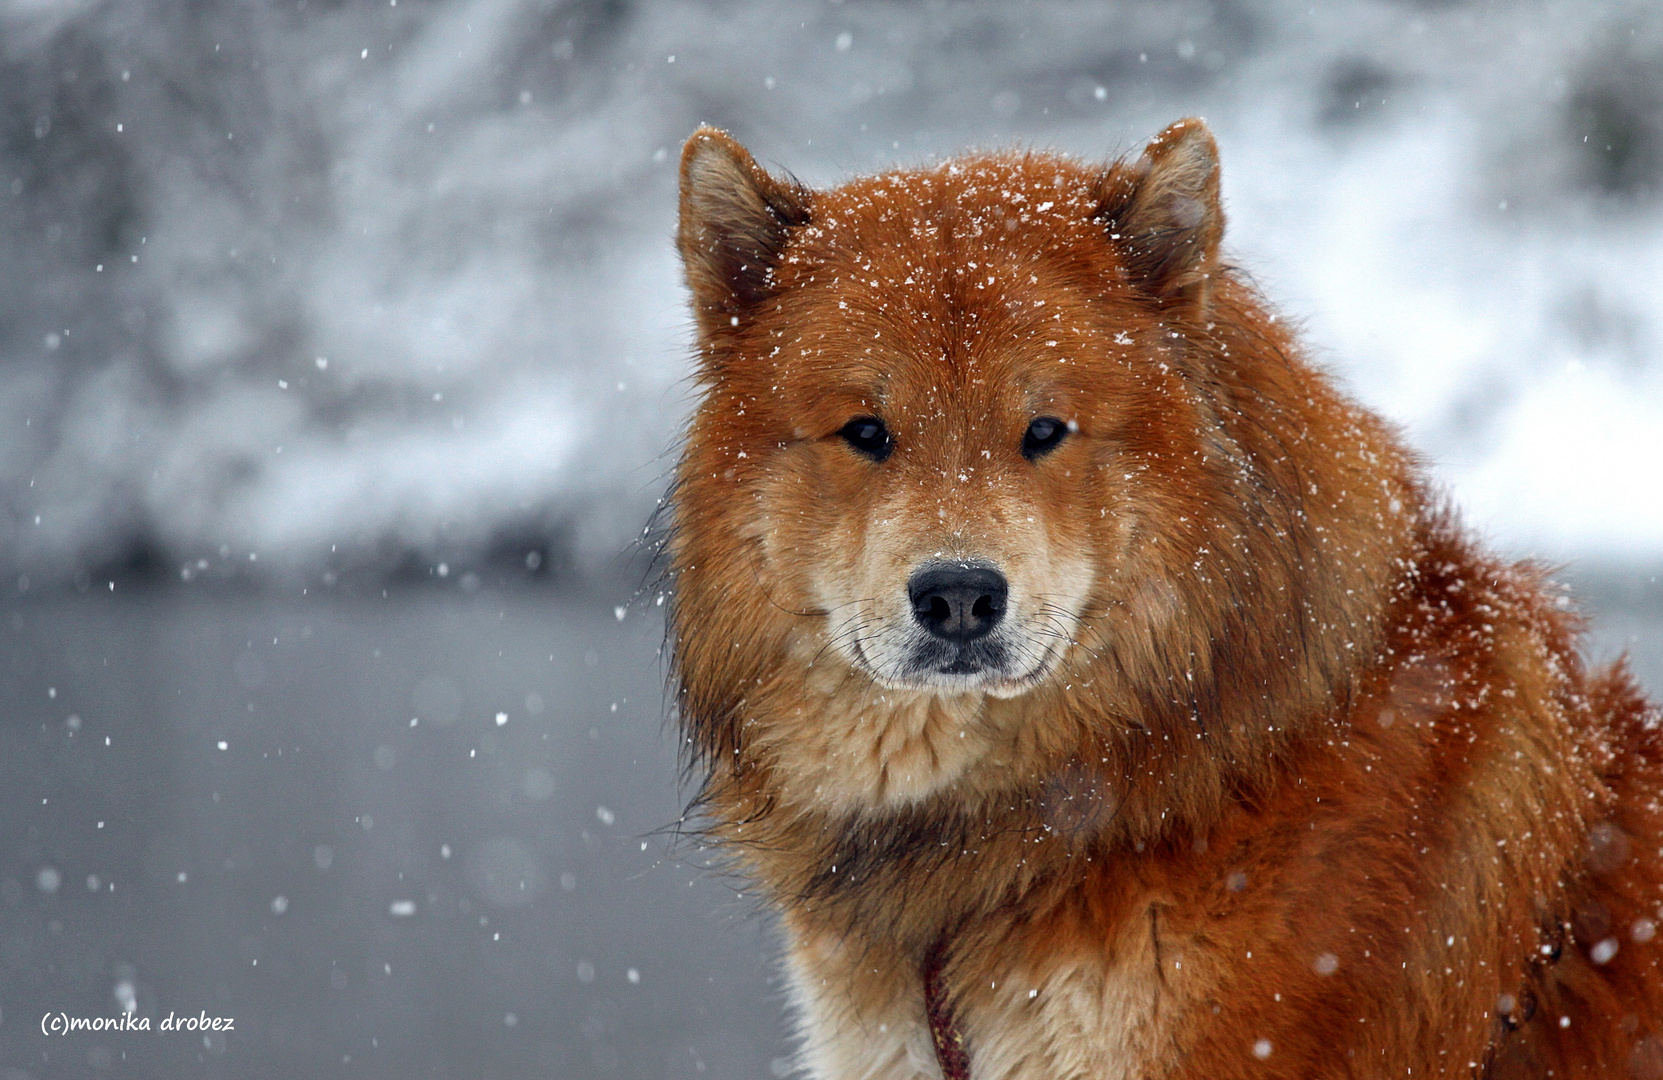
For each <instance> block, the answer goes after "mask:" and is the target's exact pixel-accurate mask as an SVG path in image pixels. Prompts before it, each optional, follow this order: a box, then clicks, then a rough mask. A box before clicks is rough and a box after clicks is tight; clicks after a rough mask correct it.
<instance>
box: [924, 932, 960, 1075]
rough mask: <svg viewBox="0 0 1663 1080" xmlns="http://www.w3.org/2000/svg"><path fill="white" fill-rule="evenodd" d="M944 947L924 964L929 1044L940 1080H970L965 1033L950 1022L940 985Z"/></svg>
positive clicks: (945, 992)
mask: <svg viewBox="0 0 1663 1080" xmlns="http://www.w3.org/2000/svg"><path fill="white" fill-rule="evenodd" d="M945 946H946V942H945V941H943V942H941V943H940V944H937V945H936V947H935V948H933V949H931V950H930V955H929V958H928V959H927V960H925V961H924V1015H925V1017H926V1018H927V1019H928V1020H929V1024H930V1042H932V1043H934V1044H935V1060H936V1064H937V1065H940V1066H941V1076H942V1080H970V1050H969V1048H968V1047H966V1046H965V1043H964V1032H963V1031H962V1030H960V1029H959V1025H958V1022H957V1021H956V1020H954V1019H953V1010H952V1007H951V1006H950V1005H949V1004H948V1003H947V990H946V988H945V987H944V986H942V982H941V969H942V967H943V966H944V963H945V960H946V952H947V950H946V947H945Z"/></svg>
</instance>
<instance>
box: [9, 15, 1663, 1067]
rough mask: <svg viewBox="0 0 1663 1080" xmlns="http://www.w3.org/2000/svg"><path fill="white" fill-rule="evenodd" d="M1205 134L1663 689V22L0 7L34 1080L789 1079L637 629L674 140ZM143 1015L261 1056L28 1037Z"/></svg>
mask: <svg viewBox="0 0 1663 1080" xmlns="http://www.w3.org/2000/svg"><path fill="white" fill-rule="evenodd" d="M1189 114H1200V115H1204V116H1206V117H1207V118H1208V119H1209V121H1210V122H1211V123H1212V124H1213V126H1214V128H1215V130H1216V132H1217V134H1218V136H1219V139H1220V142H1221V144H1222V149H1223V154H1224V177H1225V180H1224V190H1225V198H1226V201H1227V206H1228V209H1229V213H1230V216H1231V224H1230V231H1229V235H1228V237H1227V242H1228V243H1229V246H1230V248H1231V250H1232V252H1233V255H1234V257H1235V259H1236V261H1237V262H1238V263H1240V264H1241V265H1243V266H1245V267H1246V268H1248V269H1249V270H1250V271H1251V272H1252V273H1253V274H1254V275H1255V276H1256V277H1257V278H1258V279H1259V280H1260V282H1261V283H1262V284H1263V285H1264V287H1265V288H1266V290H1267V291H1268V292H1269V293H1270V294H1271V296H1272V297H1273V298H1274V299H1275V300H1276V301H1277V302H1278V303H1279V304H1281V305H1282V306H1283V308H1284V310H1285V311H1288V312H1289V313H1290V314H1293V315H1295V316H1297V317H1299V318H1300V319H1302V320H1303V321H1304V323H1305V324H1306V326H1307V327H1308V331H1309V334H1308V336H1309V340H1310V342H1311V345H1312V348H1313V351H1314V353H1315V355H1316V356H1317V357H1318V358H1319V359H1320V360H1321V361H1322V362H1323V363H1325V364H1327V365H1329V366H1331V367H1332V368H1334V369H1335V370H1337V371H1339V372H1341V373H1342V374H1343V376H1344V377H1345V378H1346V379H1347V380H1348V381H1349V383H1350V385H1351V386H1352V388H1353V389H1354V391H1355V392H1356V393H1357V394H1358V395H1359V396H1360V397H1361V398H1363V399H1364V400H1365V401H1367V402H1368V403H1370V404H1372V405H1374V406H1376V407H1377V408H1379V409H1381V410H1382V411H1384V412H1385V413H1386V414H1388V415H1389V416H1391V417H1393V418H1395V419H1396V420H1397V421H1399V422H1400V423H1402V424H1403V425H1404V426H1405V427H1406V428H1407V429H1408V431H1409V432H1410V436H1411V438H1412V439H1413V441H1414V442H1415V443H1416V445H1417V446H1419V447H1420V448H1421V449H1422V450H1423V451H1424V452H1425V453H1426V455H1427V457H1428V459H1429V461H1430V462H1431V463H1432V464H1433V466H1434V468H1435V471H1436V473H1437V475H1438V476H1439V477H1440V478H1441V479H1442V481H1443V482H1444V483H1446V484H1447V485H1448V486H1449V487H1450V488H1451V489H1452V490H1453V492H1454V493H1455V495H1456V498H1457V499H1458V501H1459V502H1460V503H1461V504H1462V505H1463V506H1464V507H1465V508H1466V510H1467V513H1468V516H1469V518H1470V520H1472V521H1473V522H1475V523H1476V524H1477V525H1478V526H1479V527H1480V528H1482V529H1483V530H1484V531H1485V532H1486V533H1487V534H1488V535H1490V536H1491V537H1492V538H1493V539H1494V540H1495V541H1496V542H1497V543H1499V544H1501V545H1502V546H1504V547H1506V548H1507V549H1509V550H1511V551H1514V552H1517V553H1521V554H1522V553H1527V552H1533V553H1539V554H1543V555H1546V556H1548V557H1549V558H1552V559H1557V560H1564V561H1566V562H1567V563H1568V565H1569V571H1568V574H1569V576H1570V577H1571V578H1572V579H1574V580H1576V581H1577V582H1578V583H1579V584H1580V585H1581V586H1582V588H1583V594H1584V596H1586V597H1587V598H1588V599H1589V601H1590V603H1591V605H1592V607H1593V608H1594V610H1595V612H1596V614H1598V615H1599V616H1600V617H1601V622H1600V631H1599V634H1598V636H1597V637H1596V640H1595V651H1596V652H1598V653H1600V654H1601V655H1609V654H1611V653H1612V652H1614V651H1616V650H1617V649H1618V648H1621V647H1623V646H1624V645H1628V646H1631V647H1632V648H1633V649H1634V651H1635V654H1636V661H1637V665H1638V666H1639V667H1640V668H1641V669H1642V671H1643V672H1645V673H1646V674H1647V676H1648V677H1649V679H1650V681H1651V683H1652V685H1653V686H1654V687H1658V686H1663V589H1660V588H1659V585H1658V579H1657V575H1658V573H1659V571H1660V570H1663V303H1660V301H1663V10H1660V9H1659V8H1658V6H1657V5H1656V3H1655V2H1654V0H1597V2H1596V0H1511V2H1481V0H1418V2H1416V0H1334V2H1324V3H1321V4H1317V5H1310V4H1306V3H1293V2H1288V0H1256V2H1255V0H1142V2H1134V0H1122V2H1089V3H1088V2H1083V0H1082V2H1072V3H1069V2H1057V3H1033V4H1022V3H1010V2H1004V0H963V2H948V0H926V2H920V3H900V2H878V0H858V2H857V0H845V2H843V3H835V2H829V0H815V2H807V0H748V2H744V0H727V2H718V0H712V2H707V3H690V2H672V0H564V2H561V0H433V2H424V0H364V2H357V3H354V2H340V0H336V2H322V0H286V2H283V3H276V2H272V3H253V2H246V0H201V2H196V3H191V4H177V3H168V2H163V0H121V2H100V0H0V281H3V286H0V594H3V595H4V596H5V597H6V598H7V599H6V600H5V605H6V613H7V614H9V622H6V623H4V624H0V646H3V651H0V658H3V663H0V713H3V715H0V790H3V791H4V792H5V794H4V795H0V845H3V846H0V1077H3V1078H4V1080H18V1078H19V1077H23V1076H28V1077H35V1078H44V1077H57V1076H82V1075H103V1074H113V1075H133V1076H170V1077H171V1076H186V1075H203V1076H250V1077H259V1076H274V1075H306V1076H319V1077H322V1076H332V1075H343V1076H346V1075H352V1076H365V1075H373V1076H387V1077H407V1076H418V1075H421V1076H447V1077H448V1076H455V1077H484V1076H499V1075H500V1076H527V1075H547V1076H555V1077H572V1078H577V1077H587V1076H603V1075H617V1076H632V1077H633V1076H640V1077H650V1078H656V1077H660V1076H663V1077H671V1078H678V1080H680V1078H692V1077H695V1076H698V1077H706V1076H708V1077H715V1078H724V1077H742V1076H743V1077H754V1076H761V1075H766V1074H768V1073H769V1072H772V1073H774V1074H776V1075H777V1074H779V1073H781V1072H783V1058H782V1057H781V1055H782V1054H783V1053H784V1046H785V1043H784V1042H783V1035H782V1032H783V1026H782V1022H781V1019H780V1014H779V1005H778V1001H777V998H776V997H775V995H774V993H773V991H772V989H771V987H770V983H769V981H768V968H767V966H766V960H765V957H766V955H767V946H766V942H765V928H764V927H762V926H761V925H760V924H759V922H758V921H757V920H754V919H747V918H745V917H744V915H745V912H746V911H748V902H746V901H742V900H740V901H736V900H735V897H734V893H733V892H732V891H731V890H730V889H728V888H727V887H726V886H725V885H724V884H723V883H721V882H719V881H716V880H713V879H711V878H709V877H707V876H704V875H701V874H700V873H699V872H698V871H697V870H696V869H692V868H689V867H688V866H687V865H686V864H685V863H684V862H682V861H680V860H678V859H677V858H675V857H672V856H669V855H667V854H666V852H665V845H664V843H663V842H662V841H661V840H658V839H654V838H652V837H650V835H649V834H650V833H651V832H652V830H654V829H656V828H658V827H660V826H662V825H664V824H665V823H666V822H669V821H672V820H673V819H674V816H675V812H676V806H677V801H676V793H675V791H674V790H673V786H672V783H671V776H672V774H673V768H674V765H673V758H674V754H673V747H671V746H670V745H669V740H668V739H666V738H664V737H662V736H661V735H660V733H659V728H658V724H659V721H660V720H661V717H662V707H661V704H660V681H661V676H662V672H661V670H660V668H659V667H658V662H657V658H656V647H657V645H658V643H659V641H660V640H661V628H660V626H659V625H658V623H657V621H656V620H657V612H656V609H654V608H653V607H652V605H651V603H650V599H649V601H648V602H647V603H645V604H642V605H639V606H638V607H637V608H636V609H635V610H634V611H633V612H632V613H630V614H628V617H627V618H626V619H624V620H621V621H620V620H619V619H617V618H616V617H615V616H614V613H613V611H614V607H615V605H618V604H621V603H623V602H625V601H627V600H628V598H629V595H630V593H631V590H632V588H633V586H634V584H635V583H636V582H638V581H639V574H640V567H639V559H638V558H637V557H635V556H632V555H630V554H628V553H627V552H628V545H629V544H630V542H631V541H632V539H633V538H634V537H635V536H636V535H638V533H639V531H640V528H641V526H642V524H643V522H644V521H645V519H646V517H647V516H648V514H649V513H650V512H651V510H652V507H653V505H654V502H655V500H656V498H657V496H658V494H659V492H660V489H661V486H662V483H663V478H664V475H665V472H666V469H667V468H668V464H669V458H667V457H666V456H665V455H666V449H667V447H669V446H670V445H671V443H672V440H673V438H674V433H675V430H676V427H677V424H678V423H679V419H680V417H681V416H682V415H683V414H684V411H685V409H686V407H687V405H688V391H687V387H686V383H685V375H686V365H685V361H684V354H685V346H686V342H687V322H686V319H685V317H684V315H683V311H682V307H683V298H682V295H681V292H680V285H679V278H678V268H677V266H676V265H675V262H674V259H673V253H672V249H671V245H670V236H671V233H672V230H673V227H674V209H675V175H674V169H675V162H676V156H677V151H678V149H679V146H680V143H681V140H682V139H683V138H685V137H686V135H687V134H688V133H689V132H690V131H691V130H692V128H693V127H694V126H695V125H696V124H698V123H700V122H706V121H708V122H713V123H716V124H719V125H721V126H723V127H726V128H728V129H730V130H731V131H733V132H734V133H735V134H736V135H737V136H738V137H739V138H740V139H741V140H742V141H744V142H745V143H746V144H747V145H748V146H749V147H750V148H751V149H752V150H753V152H754V153H756V155H757V156H758V158H759V159H760V160H762V161H763V162H765V163H768V164H770V165H773V166H777V167H781V168H788V169H790V170H792V171H793V172H795V173H796V174H798V175H799V176H801V177H802V178H804V179H805V180H808V181H810V182H812V183H830V182H834V181H836V180H837V179H839V178H841V177H843V176H846V175H848V174H849V173H851V172H854V171H863V170H874V169H879V168H883V167H886V166H888V165H891V164H896V163H910V162H921V161H928V160H931V159H932V158H934V157H938V156H941V155H946V154H950V153H953V152H955V151H958V150H961V149H963V148H965V147H967V146H1004V145H1010V144H1013V143H1021V144H1027V145H1036V146H1041V147H1047V148H1053V149H1059V150H1063V151H1067V152H1070V153H1075V154H1079V155H1082V156H1086V157H1092V158H1107V157H1110V156H1113V155H1117V154H1120V153H1125V152H1135V151H1136V150H1137V149H1138V148H1139V147H1140V146H1141V145H1142V142H1143V140H1144V139H1146V138H1147V137H1148V136H1149V135H1150V134H1152V133H1153V132H1155V131H1157V130H1159V129H1160V128H1161V127H1162V126H1164V125H1165V124H1166V123H1167V122H1169V121H1170V120H1172V119H1174V118H1176V117H1178V116H1182V115H1189ZM620 553H623V554H620ZM268 641H269V642H270V644H269V645H268V644H267V642H268ZM499 714H500V715H502V716H504V717H506V718H507V719H506V720H505V721H503V723H501V724H498V722H497V720H496V717H497V716H498V715H499ZM106 738H110V739H111V742H110V743H108V744H106V743H104V741H103V740H104V739H106ZM106 826H107V827H106ZM643 839H645V840H647V847H646V848H644V849H643V848H642V847H641V846H640V842H641V841H642V840H643ZM279 900H282V903H281V904H280V903H279V902H278V901H279ZM405 905H408V906H405ZM280 909H281V910H280ZM127 1001H132V1002H133V1003H134V1004H135V1007H136V1008H138V1009H140V1010H141V1011H145V1010H150V1012H151V1013H152V1014H153V1015H156V1016H158V1017H159V1016H160V1015H165V1013H166V1012H167V1011H168V1010H169V1009H178V1010H192V1011H194V1010H198V1009H207V1010H208V1011H209V1012H210V1013H213V1012H214V1010H215V1009H219V1010H220V1012H221V1013H223V1014H226V1015H237V1016H239V1017H242V1018H243V1020H244V1023H245V1025H246V1026H245V1027H243V1028H241V1029H240V1031H241V1032H246V1034H238V1035H236V1036H233V1037H230V1038H227V1039H224V1040H221V1041H219V1042H217V1043H215V1042H213V1041H212V1040H210V1041H209V1042H208V1043H207V1044H203V1043H202V1042H201V1041H200V1040H199V1039H198V1040H195V1041H193V1040H191V1039H178V1038H176V1039H172V1040H169V1039H160V1038H158V1037H157V1036H154V1035H152V1036H147V1037H142V1038H135V1037H133V1036H125V1037H119V1038H117V1037H111V1038H105V1039H102V1040H92V1039H79V1038H77V1039H70V1040H56V1041H53V1040H46V1039H44V1038H43V1037H42V1036H40V1035H39V1034H38V1032H35V1031H34V1030H33V1027H32V1025H34V1024H35V1023H36V1022H37V1020H38V1015H39V1013H40V1012H42V1011H45V1010H47V1009H60V1008H61V1009H64V1010H66V1011H68V1012H70V1013H71V1014H72V1015H73V1014H75V1013H76V1011H77V1010H80V1011H81V1012H82V1013H83V1014H87V1015H96V1014H99V1013H103V1012H108V1011H110V1010H111V1009H113V1008H117V1007H120V1006H121V1005H122V1003H124V1002H127ZM157 1009H160V1012H159V1013H158V1012H156V1010H157ZM7 1069H10V1070H12V1071H11V1072H7V1071H6V1070H7Z"/></svg>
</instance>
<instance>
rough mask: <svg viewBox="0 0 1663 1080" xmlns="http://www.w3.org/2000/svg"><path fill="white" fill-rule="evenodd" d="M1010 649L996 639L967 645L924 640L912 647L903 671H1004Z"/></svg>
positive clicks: (958, 673)
mask: <svg viewBox="0 0 1663 1080" xmlns="http://www.w3.org/2000/svg"><path fill="white" fill-rule="evenodd" d="M1008 653H1009V650H1008V649H1006V648H1005V646H1004V645H1003V644H1001V643H1000V642H997V641H975V642H971V643H970V644H967V645H952V644H949V643H947V642H944V641H926V642H922V643H920V644H919V645H918V646H917V647H916V648H914V649H913V651H912V655H911V656H910V657H908V658H907V660H906V662H905V663H904V665H903V667H902V670H903V672H904V673H906V674H915V675H921V674H924V673H926V672H927V673H931V674H935V675H965V676H973V675H981V674H984V673H992V674H995V675H998V674H1003V673H1004V670H1005V667H1006V665H1007V663H1008Z"/></svg>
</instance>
